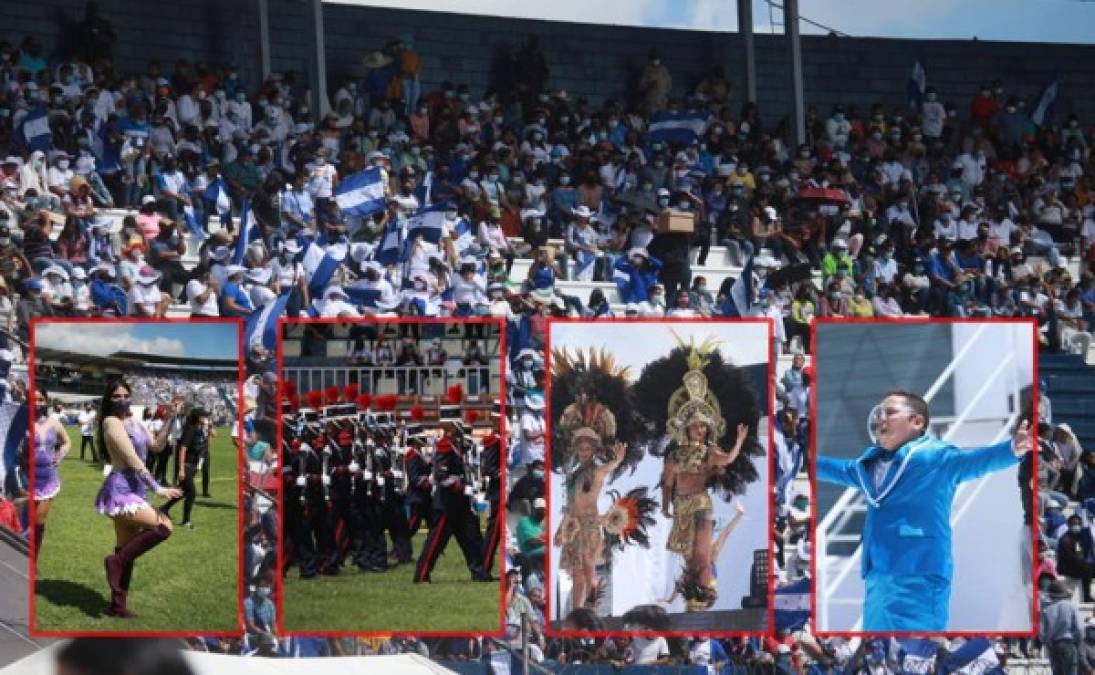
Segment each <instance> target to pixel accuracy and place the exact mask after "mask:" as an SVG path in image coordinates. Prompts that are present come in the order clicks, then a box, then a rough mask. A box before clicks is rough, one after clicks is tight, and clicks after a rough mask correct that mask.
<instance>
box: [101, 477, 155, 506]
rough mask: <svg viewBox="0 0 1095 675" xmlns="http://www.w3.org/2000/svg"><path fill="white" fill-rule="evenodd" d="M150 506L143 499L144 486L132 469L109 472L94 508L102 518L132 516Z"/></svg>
mask: <svg viewBox="0 0 1095 675" xmlns="http://www.w3.org/2000/svg"><path fill="white" fill-rule="evenodd" d="M149 506H151V505H150V504H149V503H148V500H147V499H145V486H144V483H142V482H141V479H140V478H138V477H137V472H136V471H134V470H133V469H126V470H125V471H123V472H121V473H118V472H115V471H111V472H110V474H108V475H107V477H106V480H104V481H103V486H102V487H101V488H99V494H98V495H97V496H96V497H95V508H96V510H98V511H99V513H101V514H102V515H104V516H117V515H119V514H122V513H127V514H133V513H136V512H138V511H140V510H141V509H143V508H146V507H149Z"/></svg>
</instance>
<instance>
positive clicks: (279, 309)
mask: <svg viewBox="0 0 1095 675" xmlns="http://www.w3.org/2000/svg"><path fill="white" fill-rule="evenodd" d="M288 301H289V293H288V292H285V293H282V294H281V295H279V296H278V297H276V298H274V300H273V301H272V302H268V303H266V304H265V305H263V307H262V311H259V312H252V313H251V314H250V315H249V316H248V317H247V321H246V322H245V323H244V329H243V338H244V342H245V343H246V345H247V353H248V354H250V353H251V350H252V349H253V348H254V347H255V346H256V345H262V347H263V348H264V349H266V350H267V351H271V352H272V351H274V350H275V349H276V348H277V339H278V318H279V317H280V316H281V315H282V314H284V313H285V304H286V303H287V302H288Z"/></svg>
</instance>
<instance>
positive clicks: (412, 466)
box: [403, 438, 433, 537]
mask: <svg viewBox="0 0 1095 675" xmlns="http://www.w3.org/2000/svg"><path fill="white" fill-rule="evenodd" d="M403 467H404V468H403V470H404V471H406V472H407V494H406V495H405V497H404V499H405V501H406V504H407V506H408V508H409V509H410V517H409V519H408V520H407V533H408V534H409V535H410V536H411V537H413V536H414V535H416V534H418V529H419V528H420V527H422V522H423V521H425V522H426V528H427V529H429V528H431V527H433V508H432V506H431V505H432V498H431V497H430V463H429V461H427V460H426V458H425V457H423V456H422V441H421V440H419V439H418V438H409V439H407V451H406V454H404V455H403Z"/></svg>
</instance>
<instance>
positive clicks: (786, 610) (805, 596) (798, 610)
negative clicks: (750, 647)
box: [774, 578, 810, 632]
mask: <svg viewBox="0 0 1095 675" xmlns="http://www.w3.org/2000/svg"><path fill="white" fill-rule="evenodd" d="M774 609H775V612H776V630H777V631H780V632H783V631H791V630H797V629H799V628H802V627H803V626H805V625H806V622H807V621H809V620H810V579H809V578H805V579H799V580H798V581H796V582H794V583H793V584H788V585H786V586H783V587H782V588H777V589H776V594H775V605H774Z"/></svg>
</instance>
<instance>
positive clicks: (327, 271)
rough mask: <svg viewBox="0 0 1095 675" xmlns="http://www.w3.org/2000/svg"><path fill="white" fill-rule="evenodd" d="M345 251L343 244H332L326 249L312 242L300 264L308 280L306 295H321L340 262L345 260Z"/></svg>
mask: <svg viewBox="0 0 1095 675" xmlns="http://www.w3.org/2000/svg"><path fill="white" fill-rule="evenodd" d="M346 250H347V249H346V245H345V244H332V245H330V246H328V247H327V248H326V249H324V248H323V247H322V246H320V245H319V244H316V243H314V242H313V243H311V244H309V245H308V249H307V250H306V251H304V259H303V260H301V264H302V265H303V266H304V274H305V276H306V277H307V278H308V293H310V294H311V295H312V297H319V296H321V295H323V291H324V290H325V289H326V288H327V285H328V284H330V283H331V279H332V278H334V276H335V272H337V271H338V268H339V266H340V265H342V261H343V260H345V259H346Z"/></svg>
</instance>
